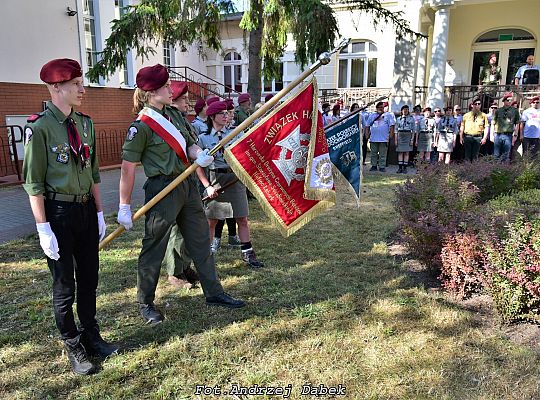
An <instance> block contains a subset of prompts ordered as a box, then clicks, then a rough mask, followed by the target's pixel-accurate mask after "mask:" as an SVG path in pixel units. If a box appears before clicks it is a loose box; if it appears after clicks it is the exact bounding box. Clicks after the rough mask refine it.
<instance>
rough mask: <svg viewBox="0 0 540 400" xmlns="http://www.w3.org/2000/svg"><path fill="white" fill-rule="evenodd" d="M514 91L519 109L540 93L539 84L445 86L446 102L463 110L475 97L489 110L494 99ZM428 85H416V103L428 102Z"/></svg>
mask: <svg viewBox="0 0 540 400" xmlns="http://www.w3.org/2000/svg"><path fill="white" fill-rule="evenodd" d="M508 92H512V93H513V94H514V100H516V101H517V102H518V108H519V109H525V108H528V107H529V100H530V99H531V98H532V97H534V96H539V95H540V87H539V86H538V85H517V86H516V85H490V86H479V85H470V86H446V87H445V88H444V104H445V105H448V106H455V105H459V106H461V109H462V110H468V108H469V104H470V103H471V102H472V100H473V99H475V98H480V100H481V101H482V111H484V112H487V111H488V109H489V105H490V103H491V102H492V101H494V100H495V101H497V102H500V101H501V99H502V97H503V96H504V94H505V93H508ZM427 96H428V93H427V87H426V86H417V87H415V98H416V104H420V105H422V106H425V105H429V104H426V103H427Z"/></svg>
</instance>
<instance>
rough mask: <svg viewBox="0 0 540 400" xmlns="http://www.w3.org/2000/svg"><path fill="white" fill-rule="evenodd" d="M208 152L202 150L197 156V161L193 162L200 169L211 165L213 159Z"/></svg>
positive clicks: (207, 150)
mask: <svg viewBox="0 0 540 400" xmlns="http://www.w3.org/2000/svg"><path fill="white" fill-rule="evenodd" d="M209 152H210V150H209V149H204V150H202V151H200V152H199V154H197V159H196V160H195V162H196V163H197V164H199V166H200V167H203V168H204V167H208V166H209V165H210V164H212V161H214V157H212V156H211V155H210V154H208V153H209Z"/></svg>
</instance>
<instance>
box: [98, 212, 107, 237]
mask: <svg viewBox="0 0 540 400" xmlns="http://www.w3.org/2000/svg"><path fill="white" fill-rule="evenodd" d="M97 223H98V232H99V241H100V242H101V241H102V240H103V239H104V238H105V232H106V231H107V224H106V223H105V218H103V211H99V212H98V213H97Z"/></svg>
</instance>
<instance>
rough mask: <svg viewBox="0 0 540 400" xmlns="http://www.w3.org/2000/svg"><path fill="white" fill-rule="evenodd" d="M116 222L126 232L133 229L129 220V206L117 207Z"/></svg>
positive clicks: (120, 205)
mask: <svg viewBox="0 0 540 400" xmlns="http://www.w3.org/2000/svg"><path fill="white" fill-rule="evenodd" d="M116 220H117V221H118V223H119V224H120V225H122V226H123V227H124V228H125V229H126V231H128V230H130V229H131V228H132V227H133V220H132V219H131V206H130V205H129V204H119V205H118V217H117V218H116Z"/></svg>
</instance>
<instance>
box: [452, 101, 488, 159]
mask: <svg viewBox="0 0 540 400" xmlns="http://www.w3.org/2000/svg"><path fill="white" fill-rule="evenodd" d="M481 106H482V102H481V101H480V99H479V98H476V99H475V100H474V101H473V102H472V109H471V111H469V112H468V113H467V114H465V115H464V116H463V121H461V126H460V129H459V136H460V142H461V144H462V145H463V147H464V151H465V160H466V161H469V162H473V161H474V160H476V159H477V158H478V154H479V153H480V146H481V145H483V144H484V143H486V141H487V136H488V134H489V131H488V126H489V124H488V119H487V115H486V114H484V113H483V112H482V111H480V107H481Z"/></svg>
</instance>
